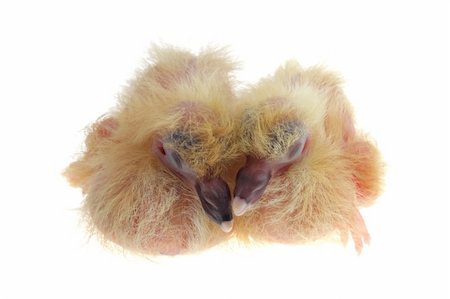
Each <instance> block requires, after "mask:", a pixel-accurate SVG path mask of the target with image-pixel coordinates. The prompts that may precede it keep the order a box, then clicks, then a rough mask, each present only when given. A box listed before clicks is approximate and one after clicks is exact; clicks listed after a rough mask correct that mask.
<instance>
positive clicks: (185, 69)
mask: <svg viewBox="0 0 450 299" xmlns="http://www.w3.org/2000/svg"><path fill="white" fill-rule="evenodd" d="M152 59H153V63H151V64H150V65H149V66H148V67H146V68H145V69H143V70H142V71H140V72H139V73H138V74H137V76H136V79H134V80H133V81H132V82H131V83H130V84H129V86H128V88H127V89H126V90H125V92H124V93H123V94H122V95H121V96H120V99H119V104H118V107H117V108H116V109H115V110H114V111H113V112H111V113H109V114H108V115H107V116H105V117H103V118H102V119H100V120H99V121H97V122H96V123H94V124H93V125H92V126H91V127H90V129H89V131H88V135H87V138H86V142H85V145H86V150H85V152H84V153H83V154H82V155H81V157H80V158H79V159H78V160H77V161H75V162H73V163H72V164H71V165H70V166H69V167H68V168H67V170H66V171H65V176H66V177H67V178H68V180H69V182H71V184H72V185H73V186H78V187H81V188H82V191H83V193H84V194H85V201H84V205H83V208H82V211H83V212H84V215H85V216H86V219H87V222H88V223H89V224H90V226H91V228H92V230H93V232H99V233H100V235H101V236H103V237H104V238H103V239H104V240H108V241H113V242H114V243H117V244H119V245H121V246H122V247H124V248H127V249H129V250H131V251H135V252H141V253H146V254H160V253H161V254H169V255H173V254H180V253H187V252H194V251H197V250H200V249H204V248H206V247H209V246H212V245H215V244H217V243H218V242H220V241H222V240H225V239H227V238H229V236H230V235H229V234H227V233H226V232H229V231H230V230H231V228H232V223H233V215H232V211H231V192H230V189H229V186H228V183H227V182H225V180H224V178H225V177H227V174H226V172H227V171H228V169H229V166H230V164H231V163H233V161H234V160H235V159H236V157H237V155H238V144H237V142H236V140H235V138H236V136H235V134H234V133H235V132H236V130H235V126H236V125H235V117H234V115H233V113H232V110H230V105H233V102H234V101H235V96H234V91H233V79H232V77H231V72H232V71H233V69H234V67H235V65H234V63H233V62H232V61H231V60H230V59H229V58H228V56H227V54H226V52H225V51H224V50H220V49H219V50H217V49H208V50H205V51H203V52H201V53H200V54H199V55H193V54H191V53H189V52H186V51H182V50H178V49H174V48H170V47H168V48H158V47H155V48H154V49H153V51H152ZM228 178H230V179H231V178H232V175H228ZM211 220H212V221H211Z"/></svg>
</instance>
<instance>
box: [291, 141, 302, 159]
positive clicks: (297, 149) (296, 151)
mask: <svg viewBox="0 0 450 299" xmlns="http://www.w3.org/2000/svg"><path fill="white" fill-rule="evenodd" d="M304 145H305V144H304V142H303V141H302V140H299V141H297V142H295V143H294V144H293V145H292V146H291V147H290V148H289V152H288V157H289V158H290V159H292V158H295V157H297V156H299V155H300V154H301V153H302V152H303V149H304Z"/></svg>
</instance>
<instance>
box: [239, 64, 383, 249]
mask: <svg viewBox="0 0 450 299" xmlns="http://www.w3.org/2000/svg"><path fill="white" fill-rule="evenodd" d="M340 83H341V82H340V79H339V77H338V76H336V75H334V74H332V73H330V72H328V71H326V70H324V69H323V68H320V67H313V68H310V69H306V70H304V69H302V68H301V67H300V66H299V64H298V63H297V62H295V61H290V62H288V63H286V64H285V66H284V67H281V68H279V69H278V70H277V71H276V73H275V75H274V76H273V77H269V78H265V79H263V80H261V81H260V82H259V83H258V84H256V85H255V86H253V87H251V88H249V89H248V90H247V91H245V92H243V95H242V97H241V101H242V102H241V103H240V111H241V112H240V119H241V121H240V122H241V126H240V127H239V134H238V135H239V136H240V144H241V148H242V149H241V152H242V153H244V154H245V155H246V157H247V161H246V163H245V165H244V166H243V167H242V168H241V169H240V170H239V172H238V174H237V178H236V187H235V190H234V199H233V210H234V213H235V215H239V216H240V215H242V216H241V217H239V218H238V220H237V222H236V226H235V230H234V231H235V233H236V235H237V236H238V238H240V239H241V240H250V239H254V240H260V241H274V242H282V243H298V242H302V241H307V240H315V239H317V238H320V237H323V236H325V235H328V234H330V233H332V232H335V231H339V232H340V233H341V238H342V240H343V241H344V242H346V240H347V235H348V232H350V233H351V235H352V237H353V240H354V242H355V247H356V250H357V251H358V252H360V251H361V249H362V247H363V242H366V243H368V242H369V239H370V237H369V233H368V232H367V229H366V227H365V224H364V221H363V219H362V217H361V215H360V213H359V211H358V207H360V206H367V205H369V204H371V203H372V202H373V201H374V199H375V198H376V197H377V196H378V194H379V193H380V178H381V176H382V162H381V158H380V154H379V152H378V150H377V148H376V147H375V146H374V144H373V143H372V142H370V141H369V140H368V138H367V137H366V136H365V135H364V134H363V133H361V132H357V131H356V129H355V126H354V118H353V113H352V109H351V107H350V104H349V102H348V100H347V99H346V97H345V96H344V94H343V91H342V89H341V87H340Z"/></svg>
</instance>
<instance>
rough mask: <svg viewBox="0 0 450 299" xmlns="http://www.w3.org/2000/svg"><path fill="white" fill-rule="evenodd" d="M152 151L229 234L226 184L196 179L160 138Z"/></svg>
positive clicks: (228, 191) (201, 178) (229, 210)
mask: <svg viewBox="0 0 450 299" xmlns="http://www.w3.org/2000/svg"><path fill="white" fill-rule="evenodd" d="M152 151H153V153H154V154H155V155H156V156H157V157H158V159H159V160H160V161H161V162H162V164H163V165H164V166H166V167H167V168H168V169H170V170H171V171H172V172H173V173H174V174H176V175H177V176H178V177H179V178H180V179H181V180H182V181H183V182H184V183H185V184H186V185H188V186H189V187H190V188H191V189H192V190H193V191H194V192H196V193H197V195H198V197H199V199H200V202H201V204H202V207H203V210H204V211H205V212H206V214H207V215H208V216H209V217H210V218H211V219H212V220H213V221H214V222H216V223H217V224H219V225H220V227H221V228H222V230H223V231H225V232H230V231H231V229H232V224H233V222H232V221H233V214H232V211H231V192H230V189H229V187H228V184H227V183H226V182H225V181H224V180H223V179H222V178H212V177H209V176H204V177H198V176H197V174H196V173H195V172H194V171H193V170H192V169H191V168H190V167H189V166H188V165H187V164H186V163H185V162H184V161H183V160H182V159H181V157H180V155H179V154H178V153H177V152H176V151H175V150H174V149H171V148H168V147H166V146H165V145H164V143H163V142H162V140H161V138H160V137H157V138H155V139H154V141H153V145H152Z"/></svg>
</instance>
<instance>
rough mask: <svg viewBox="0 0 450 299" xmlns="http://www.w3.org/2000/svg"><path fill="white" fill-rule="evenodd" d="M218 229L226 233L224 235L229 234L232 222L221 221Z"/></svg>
mask: <svg viewBox="0 0 450 299" xmlns="http://www.w3.org/2000/svg"><path fill="white" fill-rule="evenodd" d="M220 228H221V229H222V230H223V231H224V232H226V233H229V232H231V230H232V229H233V220H230V221H223V222H222V223H221V224H220Z"/></svg>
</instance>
